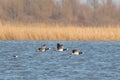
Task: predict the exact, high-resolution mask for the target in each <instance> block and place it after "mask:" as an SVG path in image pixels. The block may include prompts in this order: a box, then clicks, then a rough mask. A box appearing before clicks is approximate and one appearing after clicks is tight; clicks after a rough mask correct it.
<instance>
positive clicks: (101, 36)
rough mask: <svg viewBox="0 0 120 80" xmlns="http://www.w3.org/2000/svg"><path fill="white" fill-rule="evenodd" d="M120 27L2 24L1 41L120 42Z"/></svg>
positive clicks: (0, 26) (0, 29)
mask: <svg viewBox="0 0 120 80" xmlns="http://www.w3.org/2000/svg"><path fill="white" fill-rule="evenodd" d="M119 34H120V27H119V26H102V27H101V26H100V27H92V26H90V27H85V26H62V25H61V26H60V25H47V24H31V25H24V24H8V23H7V24H0V40H102V41H113V40H114V41H120V35H119Z"/></svg>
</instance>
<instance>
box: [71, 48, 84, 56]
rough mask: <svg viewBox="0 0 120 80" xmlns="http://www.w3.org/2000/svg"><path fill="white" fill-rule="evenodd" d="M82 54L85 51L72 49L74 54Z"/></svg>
mask: <svg viewBox="0 0 120 80" xmlns="http://www.w3.org/2000/svg"><path fill="white" fill-rule="evenodd" d="M80 54H83V52H81V51H79V50H77V49H74V50H72V55H80Z"/></svg>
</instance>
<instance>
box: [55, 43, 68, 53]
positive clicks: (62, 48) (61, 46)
mask: <svg viewBox="0 0 120 80" xmlns="http://www.w3.org/2000/svg"><path fill="white" fill-rule="evenodd" d="M57 50H58V51H61V52H62V51H66V50H68V48H64V46H63V45H62V44H59V43H57Z"/></svg>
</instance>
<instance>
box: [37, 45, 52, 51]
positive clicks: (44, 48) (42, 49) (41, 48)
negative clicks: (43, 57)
mask: <svg viewBox="0 0 120 80" xmlns="http://www.w3.org/2000/svg"><path fill="white" fill-rule="evenodd" d="M50 49H51V48H46V46H45V45H42V46H41V47H40V48H38V50H37V51H39V52H45V51H47V50H50Z"/></svg>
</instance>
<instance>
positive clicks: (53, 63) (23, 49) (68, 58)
mask: <svg viewBox="0 0 120 80" xmlns="http://www.w3.org/2000/svg"><path fill="white" fill-rule="evenodd" d="M58 42H59V43H62V44H63V45H64V46H65V47H68V48H69V50H68V51H65V52H57V51H56V48H55V47H56V44H57V43H58ZM42 44H46V46H48V47H50V48H52V50H50V51H47V52H43V53H41V52H36V49H37V48H38V47H40V45H42ZM72 49H79V50H81V51H83V52H84V54H81V55H79V56H73V55H71V51H72ZM13 55H17V56H18V58H13ZM0 80H120V42H92V41H90V42H89V41H0Z"/></svg>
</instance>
